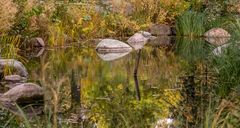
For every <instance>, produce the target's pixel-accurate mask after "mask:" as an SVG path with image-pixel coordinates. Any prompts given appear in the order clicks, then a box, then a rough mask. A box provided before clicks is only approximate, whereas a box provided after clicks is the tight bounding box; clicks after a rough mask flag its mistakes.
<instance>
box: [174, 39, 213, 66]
mask: <svg viewBox="0 0 240 128" xmlns="http://www.w3.org/2000/svg"><path fill="white" fill-rule="evenodd" d="M175 47H176V50H175V51H176V54H177V55H179V56H181V57H182V58H183V59H185V60H187V61H188V62H195V61H202V60H204V59H206V58H207V57H208V55H209V52H210V51H211V46H210V44H208V43H206V42H205V41H204V40H203V39H190V38H177V44H176V46H175Z"/></svg>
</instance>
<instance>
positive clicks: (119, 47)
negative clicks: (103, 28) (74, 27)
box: [96, 39, 132, 53]
mask: <svg viewBox="0 0 240 128" xmlns="http://www.w3.org/2000/svg"><path fill="white" fill-rule="evenodd" d="M96 50H97V52H98V53H109V52H111V53H124V52H130V51H132V48H131V47H130V46H129V45H128V44H126V43H124V42H121V41H118V40H114V39H103V40H102V41H101V42H100V43H99V44H98V45H97V48H96Z"/></svg>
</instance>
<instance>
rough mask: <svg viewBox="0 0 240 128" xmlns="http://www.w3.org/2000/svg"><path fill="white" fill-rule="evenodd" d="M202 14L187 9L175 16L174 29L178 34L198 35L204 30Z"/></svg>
mask: <svg viewBox="0 0 240 128" xmlns="http://www.w3.org/2000/svg"><path fill="white" fill-rule="evenodd" d="M204 18H205V16H204V14H203V13H198V12H194V11H187V12H185V13H183V14H182V15H181V16H179V17H178V18H177V21H176V29H177V35H178V36H190V37H199V36H202V35H203V33H204V32H205V29H204Z"/></svg>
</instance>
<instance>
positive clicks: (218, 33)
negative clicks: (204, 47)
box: [204, 28, 231, 37]
mask: <svg viewBox="0 0 240 128" xmlns="http://www.w3.org/2000/svg"><path fill="white" fill-rule="evenodd" d="M204 36H205V37H230V36H231V35H230V34H229V33H228V32H227V31H226V30H224V29H222V28H213V29H210V30H208V31H207V32H206V33H204Z"/></svg>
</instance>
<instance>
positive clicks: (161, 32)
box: [149, 24, 172, 36]
mask: <svg viewBox="0 0 240 128" xmlns="http://www.w3.org/2000/svg"><path fill="white" fill-rule="evenodd" d="M149 31H150V33H151V34H152V35H154V36H168V35H171V34H172V32H171V27H170V26H168V25H165V24H154V25H152V26H151V27H150V28H149Z"/></svg>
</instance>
